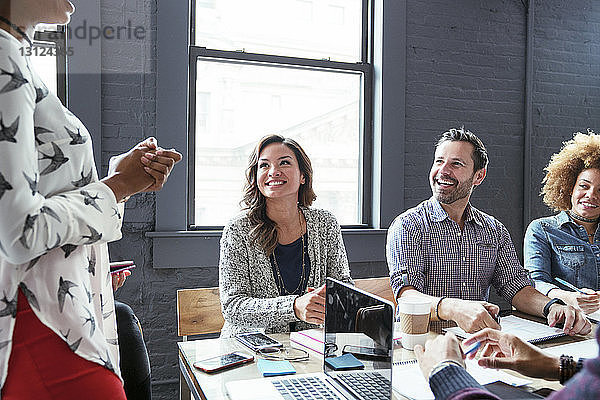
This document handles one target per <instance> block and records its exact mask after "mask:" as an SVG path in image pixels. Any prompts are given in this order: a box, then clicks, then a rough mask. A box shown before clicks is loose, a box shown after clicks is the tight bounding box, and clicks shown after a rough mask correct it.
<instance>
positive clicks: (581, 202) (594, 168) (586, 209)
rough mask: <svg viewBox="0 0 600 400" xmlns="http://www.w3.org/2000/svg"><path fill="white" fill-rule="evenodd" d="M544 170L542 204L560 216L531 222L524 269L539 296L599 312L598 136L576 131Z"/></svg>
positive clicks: (526, 237) (526, 235)
mask: <svg viewBox="0 0 600 400" xmlns="http://www.w3.org/2000/svg"><path fill="white" fill-rule="evenodd" d="M545 171H546V176H545V177H544V180H543V184H544V187H543V188H542V195H543V196H544V203H546V205H547V206H548V207H550V208H552V209H553V210H555V211H558V214H556V215H554V216H551V217H545V218H540V219H536V220H534V221H532V222H531V224H529V227H528V228H527V232H526V233H525V243H524V261H525V267H526V268H527V269H528V270H529V271H530V272H531V277H532V278H533V280H534V281H535V287H536V289H538V290H539V291H540V292H542V293H543V294H545V295H546V296H548V297H550V298H558V299H560V300H562V301H564V302H565V303H567V304H570V305H572V306H574V307H579V308H581V309H582V310H583V311H584V312H585V313H587V314H589V313H591V312H594V311H596V310H598V309H599V308H600V294H599V293H598V292H597V290H598V289H599V287H600V232H598V220H599V219H600V135H596V134H594V132H592V131H591V130H588V132H587V133H579V132H578V133H576V134H575V135H574V137H573V139H571V140H569V141H567V142H565V143H564V145H563V148H562V149H561V151H560V152H559V153H556V154H554V155H553V156H552V158H551V159H550V162H549V163H548V166H547V167H546V169H545ZM554 278H559V279H562V280H564V281H567V282H569V283H571V284H572V285H575V286H576V287H578V288H581V291H580V292H576V291H572V290H570V289H568V288H567V287H566V286H564V285H562V284H561V283H559V282H558V281H556V280H555V279H554Z"/></svg>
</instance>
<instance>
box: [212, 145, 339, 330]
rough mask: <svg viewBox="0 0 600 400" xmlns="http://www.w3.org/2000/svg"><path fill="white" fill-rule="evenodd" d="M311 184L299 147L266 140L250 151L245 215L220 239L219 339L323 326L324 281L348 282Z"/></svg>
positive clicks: (335, 229)
mask: <svg viewBox="0 0 600 400" xmlns="http://www.w3.org/2000/svg"><path fill="white" fill-rule="evenodd" d="M312 181H313V172H312V166H311V162H310V159H309V158H308V155H307V154H306V152H305V151H304V150H303V149H302V147H301V146H300V145H299V144H298V143H297V142H296V141H294V140H292V139H289V138H284V137H283V136H280V135H268V136H265V137H263V138H262V139H261V140H260V141H259V142H258V143H257V145H256V146H255V148H254V150H253V151H252V154H251V155H250V157H249V159H248V167H247V169H246V184H245V187H244V196H243V199H242V201H241V204H242V207H243V212H242V213H241V214H240V215H238V216H237V217H235V218H233V219H232V220H231V221H229V223H228V224H227V225H226V226H225V228H224V229H223V236H222V238H221V254H220V258H219V287H220V293H221V303H222V307H223V316H224V317H225V325H224V326H223V329H222V331H221V335H222V336H223V337H227V336H231V335H234V334H236V333H239V332H247V331H250V330H256V329H264V330H265V331H266V332H285V331H290V330H293V329H305V328H307V327H311V326H313V327H314V325H310V324H321V323H323V321H324V318H325V298H324V296H325V287H324V284H325V278H326V277H327V276H330V277H333V278H336V279H340V280H343V281H346V282H349V281H350V270H349V268H348V259H347V257H346V250H345V248H344V242H343V241H342V235H341V230H340V226H339V224H338V223H337V221H336V219H335V217H334V216H333V214H331V213H330V212H328V211H325V210H320V209H316V208H311V207H310V206H311V205H312V203H313V201H314V200H315V198H316V195H315V193H314V191H313V189H312ZM315 288H316V289H315Z"/></svg>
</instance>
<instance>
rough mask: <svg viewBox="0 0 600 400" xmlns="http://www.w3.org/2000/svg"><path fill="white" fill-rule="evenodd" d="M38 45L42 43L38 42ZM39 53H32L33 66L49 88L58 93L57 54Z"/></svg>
mask: <svg viewBox="0 0 600 400" xmlns="http://www.w3.org/2000/svg"><path fill="white" fill-rule="evenodd" d="M36 45H37V46H39V45H40V44H38V43H36ZM41 54H42V53H38V55H35V53H34V54H32V55H31V57H30V60H31V63H32V64H33V68H34V69H35V71H36V72H37V74H38V75H39V76H40V78H42V80H43V81H44V83H45V84H46V87H47V88H48V90H49V91H50V92H52V93H54V94H56V90H57V75H56V56H55V55H47V54H44V55H41Z"/></svg>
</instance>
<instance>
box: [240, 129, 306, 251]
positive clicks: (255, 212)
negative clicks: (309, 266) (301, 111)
mask: <svg viewBox="0 0 600 400" xmlns="http://www.w3.org/2000/svg"><path fill="white" fill-rule="evenodd" d="M271 143H282V144H284V145H286V146H287V147H288V148H289V149H290V150H291V151H292V152H294V155H295V156H296V160H298V168H299V169H300V173H301V174H302V175H303V177H304V183H303V184H302V185H300V188H299V190H298V205H299V206H300V207H310V206H311V205H312V203H313V201H315V200H316V198H317V195H316V194H315V192H314V191H313V188H312V175H313V170H312V164H311V162H310V158H308V155H307V154H306V153H305V152H304V149H302V147H301V146H300V145H299V144H298V143H297V142H296V141H295V140H294V139H290V138H284V137H283V136H280V135H268V136H265V137H263V138H262V139H261V140H260V141H259V142H258V144H257V145H256V147H255V148H254V150H253V151H252V153H251V154H250V157H249V159H248V167H247V168H246V184H245V185H244V197H243V198H242V202H241V203H242V205H243V208H244V209H246V210H248V218H249V219H250V223H251V224H252V226H253V228H252V230H251V231H250V240H251V241H253V242H256V243H257V244H258V245H259V246H260V247H262V249H263V250H264V251H265V252H266V253H267V254H271V253H272V252H273V250H274V249H275V246H276V245H277V238H278V234H277V227H276V224H275V222H273V221H272V220H271V219H269V217H268V216H267V202H266V198H265V196H264V195H263V194H262V193H261V191H260V190H259V188H258V185H257V182H256V179H257V171H258V163H259V155H260V153H261V152H262V150H263V149H264V148H265V147H267V146H268V145H270V144H271Z"/></svg>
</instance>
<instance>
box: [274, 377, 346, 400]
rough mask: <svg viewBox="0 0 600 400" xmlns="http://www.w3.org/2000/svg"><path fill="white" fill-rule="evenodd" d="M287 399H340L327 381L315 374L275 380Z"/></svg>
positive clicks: (276, 385) (278, 388)
mask: <svg viewBox="0 0 600 400" xmlns="http://www.w3.org/2000/svg"><path fill="white" fill-rule="evenodd" d="M273 385H274V386H275V389H277V391H278V392H279V393H280V394H281V395H282V396H283V398H284V399H285V400H313V399H315V400H340V398H339V396H338V395H336V394H335V393H334V392H333V391H332V390H331V389H329V388H328V387H327V386H326V385H325V383H324V382H323V381H322V380H321V379H319V378H317V377H314V376H310V377H308V378H291V379H282V380H277V381H273Z"/></svg>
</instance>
